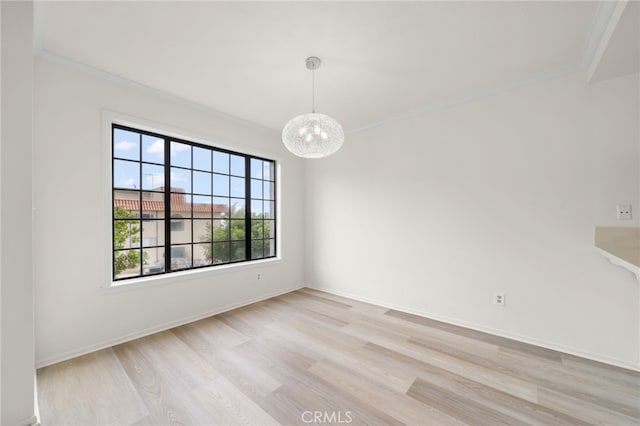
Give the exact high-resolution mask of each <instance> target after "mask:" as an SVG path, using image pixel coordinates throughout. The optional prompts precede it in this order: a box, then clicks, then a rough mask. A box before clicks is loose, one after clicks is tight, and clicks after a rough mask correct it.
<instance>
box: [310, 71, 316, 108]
mask: <svg viewBox="0 0 640 426" xmlns="http://www.w3.org/2000/svg"><path fill="white" fill-rule="evenodd" d="M315 112H316V68H315V67H313V69H312V70H311V113H312V114H315Z"/></svg>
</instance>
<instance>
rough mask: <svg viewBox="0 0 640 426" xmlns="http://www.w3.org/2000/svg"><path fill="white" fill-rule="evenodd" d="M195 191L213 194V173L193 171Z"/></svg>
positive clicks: (195, 192)
mask: <svg viewBox="0 0 640 426" xmlns="http://www.w3.org/2000/svg"><path fill="white" fill-rule="evenodd" d="M193 193H194V194H204V195H211V173H203V172H193Z"/></svg>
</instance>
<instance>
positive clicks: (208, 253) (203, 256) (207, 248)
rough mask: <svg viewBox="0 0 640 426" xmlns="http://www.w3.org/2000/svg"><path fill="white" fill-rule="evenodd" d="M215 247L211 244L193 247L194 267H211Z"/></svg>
mask: <svg viewBox="0 0 640 426" xmlns="http://www.w3.org/2000/svg"><path fill="white" fill-rule="evenodd" d="M212 250H213V246H212V245H211V244H194V245H193V266H206V265H211V259H212Z"/></svg>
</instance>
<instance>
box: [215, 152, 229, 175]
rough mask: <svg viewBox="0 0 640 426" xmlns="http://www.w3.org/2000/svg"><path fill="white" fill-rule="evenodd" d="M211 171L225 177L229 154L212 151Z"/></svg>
mask: <svg viewBox="0 0 640 426" xmlns="http://www.w3.org/2000/svg"><path fill="white" fill-rule="evenodd" d="M213 171H214V172H216V173H223V174H225V175H228V174H229V154H227V153H225V152H219V151H213Z"/></svg>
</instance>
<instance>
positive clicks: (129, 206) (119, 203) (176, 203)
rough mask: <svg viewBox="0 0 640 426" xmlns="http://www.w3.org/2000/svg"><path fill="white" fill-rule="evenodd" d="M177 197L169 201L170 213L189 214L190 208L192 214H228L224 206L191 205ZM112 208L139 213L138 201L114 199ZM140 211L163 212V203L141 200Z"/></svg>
mask: <svg viewBox="0 0 640 426" xmlns="http://www.w3.org/2000/svg"><path fill="white" fill-rule="evenodd" d="M177 198H178V197H172V200H171V211H172V212H187V213H190V212H191V208H193V212H194V213H210V212H211V211H213V213H228V212H229V208H228V207H227V206H226V205H224V204H213V205H211V204H199V203H196V204H191V203H187V202H186V201H185V200H184V199H183V198H182V197H181V198H182V199H180V200H177ZM113 205H114V207H123V208H124V209H125V210H128V211H140V200H122V199H115V200H113ZM142 211H143V212H158V211H164V201H158V200H142Z"/></svg>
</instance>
